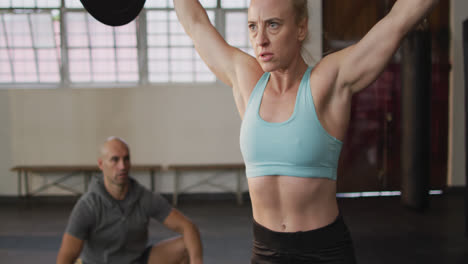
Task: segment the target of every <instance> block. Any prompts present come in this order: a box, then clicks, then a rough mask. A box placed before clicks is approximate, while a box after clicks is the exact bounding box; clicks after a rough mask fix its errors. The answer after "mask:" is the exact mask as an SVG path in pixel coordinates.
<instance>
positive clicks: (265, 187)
mask: <svg viewBox="0 0 468 264" xmlns="http://www.w3.org/2000/svg"><path fill="white" fill-rule="evenodd" d="M248 184H249V192H250V198H251V200H252V211H253V217H254V219H255V221H256V222H257V223H259V224H260V225H262V226H264V227H266V228H268V229H271V230H273V231H277V232H297V231H308V230H313V229H317V228H320V227H324V226H326V225H328V224H330V223H332V222H333V221H335V219H336V218H337V217H338V214H339V211H338V204H337V201H336V182H335V181H333V180H330V179H326V178H302V177H291V176H277V175H275V176H261V177H254V178H249V179H248Z"/></svg>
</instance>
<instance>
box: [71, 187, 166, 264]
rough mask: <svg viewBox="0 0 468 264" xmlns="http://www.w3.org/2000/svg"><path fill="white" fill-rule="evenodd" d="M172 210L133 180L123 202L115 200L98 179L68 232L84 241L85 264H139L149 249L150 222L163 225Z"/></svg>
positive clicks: (77, 207) (78, 206) (75, 212)
mask: <svg viewBox="0 0 468 264" xmlns="http://www.w3.org/2000/svg"><path fill="white" fill-rule="evenodd" d="M171 210H172V207H171V205H170V204H169V203H168V202H167V200H166V199H164V198H163V197H162V196H161V195H160V194H157V193H152V192H150V191H149V190H147V189H146V188H144V187H143V186H141V185H140V184H139V183H138V182H136V181H135V180H133V179H132V178H130V188H129V192H128V193H127V195H126V197H125V199H124V200H122V201H116V200H115V199H113V198H112V196H110V194H109V193H107V191H106V189H105V187H104V184H103V182H102V178H97V179H94V180H93V182H92V183H91V186H90V190H89V191H88V192H87V193H86V194H85V195H83V196H82V197H81V198H80V199H79V201H78V202H77V204H76V205H75V207H74V208H73V211H72V213H71V216H70V219H69V222H68V225H67V228H66V232H67V233H68V234H70V235H72V236H74V237H76V238H78V239H81V240H84V241H85V243H84V247H83V251H82V254H81V258H82V260H83V262H85V263H89V264H104V263H112V264H120V263H122V264H124V263H125V264H137V263H139V262H138V259H139V258H140V256H141V254H142V253H143V252H144V250H145V249H146V247H147V243H148V223H149V219H150V218H154V219H156V220H157V221H159V222H164V220H165V219H166V217H167V216H168V215H169V213H170V212H171Z"/></svg>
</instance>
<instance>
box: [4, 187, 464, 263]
mask: <svg viewBox="0 0 468 264" xmlns="http://www.w3.org/2000/svg"><path fill="white" fill-rule="evenodd" d="M339 205H340V208H341V211H342V214H343V216H344V218H345V221H346V222H347V224H348V226H349V229H350V230H351V233H352V236H353V239H354V245H355V248H356V254H357V258H358V263H363V264H367V263H368V264H380V263H381V264H395V263H398V264H406V263H408V264H409V263H411V264H413V263H425V264H428V263H444V264H445V263H447V264H467V263H468V239H467V238H466V237H465V229H464V228H465V222H464V221H465V216H464V196H463V193H461V192H458V193H457V192H454V193H449V194H443V195H439V196H431V201H430V207H429V209H428V210H426V211H425V212H423V213H420V212H419V213H418V212H414V211H411V210H409V209H407V208H405V207H403V206H402V205H401V203H400V197H379V198H358V199H344V198H343V199H339ZM72 206H73V203H72V202H70V201H69V202H63V201H62V202H60V203H59V202H57V201H55V199H52V200H50V201H48V202H44V201H37V200H35V199H33V200H31V201H29V202H25V201H17V200H14V199H0V263H2V264H4V263H5V264H7V263H8V264H24V263H35V264H41V263H44V264H50V263H55V257H56V254H57V250H58V247H59V245H60V241H61V236H62V232H63V230H64V228H65V225H66V223H67V218H68V215H69V213H70V210H71V208H72ZM179 209H180V210H182V211H183V212H184V213H185V214H186V215H188V216H189V217H190V218H191V219H192V220H193V221H194V222H195V223H196V224H197V225H198V226H199V227H200V231H201V234H202V239H203V243H204V248H205V263H208V264H211V263H212V264H231V263H233V264H234V263H236V264H237V263H249V259H250V249H251V246H252V232H251V224H252V214H251V208H250V205H249V203H248V201H247V202H246V204H245V205H243V206H238V205H236V203H235V200H234V198H233V199H227V200H226V199H209V200H200V199H198V198H197V199H195V198H193V197H181V200H180V205H179ZM150 232H151V233H150V237H151V240H153V241H158V240H160V239H164V238H166V237H170V236H172V235H173V234H172V233H171V232H169V231H167V230H165V229H164V228H163V227H162V226H161V225H160V224H158V223H156V222H154V223H151V225H150Z"/></svg>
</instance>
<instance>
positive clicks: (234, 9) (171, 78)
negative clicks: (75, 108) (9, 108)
mask: <svg viewBox="0 0 468 264" xmlns="http://www.w3.org/2000/svg"><path fill="white" fill-rule="evenodd" d="M62 2H63V3H64V4H65V6H64V7H62ZM148 3H153V6H151V5H148ZM156 3H157V4H156ZM201 3H202V4H203V5H204V7H205V9H206V10H207V12H208V14H209V17H210V20H211V21H212V23H213V24H215V22H214V21H215V19H216V23H217V25H215V26H216V27H218V31H219V32H220V33H221V34H222V35H225V36H226V40H227V41H228V43H230V44H231V45H233V46H236V47H238V48H240V49H241V50H243V51H245V52H247V53H250V54H252V51H251V49H250V48H249V46H250V45H249V42H248V38H246V36H245V34H244V36H240V37H236V34H240V33H239V32H241V33H242V32H243V31H242V30H240V31H239V30H238V29H236V28H239V27H240V26H239V24H235V25H232V26H231V27H229V24H230V23H232V22H231V19H230V18H229V16H230V15H231V13H233V14H242V13H244V15H245V14H246V10H247V7H248V5H249V3H250V1H249V0H242V1H241V0H235V1H233V0H201ZM155 4H156V6H155ZM41 12H49V13H51V12H52V17H55V18H57V17H58V18H59V19H54V18H52V19H53V22H52V27H53V30H52V32H53V35H54V39H55V41H54V46H53V47H50V48H44V47H38V46H37V43H36V38H35V36H34V35H35V32H34V31H33V27H34V23H33V20H32V19H31V15H34V14H37V13H41ZM54 12H56V13H55V14H53V13H54ZM85 12H86V11H85V10H84V8H83V7H82V5H81V3H80V1H79V0H64V1H61V0H22V1H21V0H19V1H17V0H15V1H14V4H13V1H6V0H0V17H1V20H0V22H1V25H0V27H1V29H0V30H1V31H3V32H0V37H3V38H4V40H5V43H6V44H5V45H4V46H2V45H1V39H0V54H3V55H5V54H6V56H3V55H2V58H0V64H1V65H8V66H9V67H3V66H2V69H1V70H0V85H4V84H15V83H18V84H20V83H24V81H21V80H19V79H18V74H17V73H16V72H15V54H16V53H17V51H18V50H21V49H22V48H21V47H17V46H14V44H11V43H10V42H11V40H8V32H7V25H6V23H5V17H4V16H3V14H14V13H22V14H28V20H27V22H28V24H29V26H28V27H29V29H30V30H29V32H28V34H29V38H30V39H31V41H32V48H31V50H30V51H32V54H33V55H32V56H31V57H32V58H30V60H31V63H32V64H34V67H33V68H34V69H29V70H30V72H31V73H33V75H34V77H33V78H32V79H34V80H33V81H31V80H29V81H26V82H27V83H31V82H37V83H57V84H62V86H64V85H65V86H68V85H69V84H87V85H92V84H93V83H109V84H112V83H134V84H138V83H150V84H156V83H166V84H169V83H184V82H185V83H187V82H195V83H207V82H208V83H209V82H216V81H217V79H216V77H215V76H214V74H213V73H211V71H210V70H209V69H208V67H207V66H206V65H205V63H204V62H203V61H202V60H201V58H200V57H199V55H198V54H197V53H196V51H195V49H194V46H193V43H192V41H191V40H190V39H189V38H188V37H187V35H186V34H185V32H184V30H183V29H182V27H181V26H180V24H179V22H178V20H177V18H176V14H175V11H174V9H173V4H172V0H166V1H165V2H164V1H152V2H151V1H147V2H146V5H145V9H144V10H142V13H145V14H147V15H148V16H147V19H146V20H145V23H146V24H147V29H146V30H144V31H140V33H141V32H142V33H143V34H144V35H145V37H144V38H146V39H145V41H143V42H142V43H144V44H143V45H137V43H136V42H137V38H140V37H138V36H137V34H138V32H137V29H136V23H135V21H133V22H131V23H132V25H131V26H132V27H133V30H131V31H128V32H125V33H123V35H125V36H126V37H130V36H131V35H132V34H133V35H132V36H133V39H134V40H135V41H134V43H133V45H129V46H128V45H127V44H128V42H126V43H124V44H119V40H120V39H121V37H120V35H121V34H122V33H119V32H117V30H116V28H112V30H111V33H110V38H111V42H112V45H110V46H105V45H104V47H102V48H101V47H97V46H96V45H95V43H93V37H95V36H93V31H92V30H93V28H92V22H91V21H93V20H95V19H94V18H93V17H92V16H90V15H89V14H87V13H85ZM152 12H156V13H157V14H158V15H160V14H163V13H165V16H163V18H162V19H161V18H159V19H156V20H164V23H165V31H164V30H163V31H161V30H160V31H159V32H158V31H152V29H151V26H152V24H151V23H152V22H154V21H152V20H151V18H150V17H151V15H150V14H151V13H152ZM158 12H159V13H158ZM74 13H84V14H85V15H86V19H85V21H86V22H85V23H83V25H82V26H83V27H85V30H86V32H83V33H84V35H82V36H83V38H86V40H85V42H86V45H84V46H80V47H77V46H76V45H75V46H74V44H73V43H72V41H70V36H71V35H73V33H71V32H70V30H69V28H70V24H72V23H70V22H69V21H66V20H67V16H68V15H69V14H74ZM62 17H63V19H62ZM152 19H153V20H155V19H154V17H153V18H152ZM220 21H221V23H218V22H220ZM62 23H63V24H65V25H64V26H63V27H62ZM96 23H98V22H96ZM245 24H246V22H245ZM224 26H226V27H225V28H220V27H224ZM242 27H245V28H246V26H243V25H242ZM117 28H119V27H117ZM61 29H62V30H61ZM231 31H234V32H231ZM126 34H127V35H126ZM94 35H96V34H94ZM228 35H230V36H231V37H228ZM85 36H86V37H85ZM75 37H76V36H75ZM228 38H230V39H229V40H228ZM236 38H238V39H237V40H236ZM155 39H156V40H155ZM231 39H233V40H234V41H231ZM239 39H241V40H239ZM62 40H63V41H62ZM140 44H141V43H140ZM61 45H65V46H63V47H61ZM126 45H127V46H126ZM98 46H99V45H98ZM137 47H138V48H142V49H144V50H145V52H139V51H137ZM51 49H52V50H53V52H54V53H55V54H54V55H53V56H52V57H53V58H52V59H50V58H49V55H50V54H51V51H50V50H51ZM105 49H109V51H106V52H103V51H104V50H105ZM62 50H63V54H64V55H65V56H66V58H64V59H62V56H61V55H62V54H61V53H62ZM15 52H16V53H15ZM80 52H81V53H80ZM82 52H85V53H82ZM77 53H78V54H81V56H78V55H77ZM142 54H145V55H146V56H145V60H142V59H138V57H139V56H141V55H142ZM80 60H81V61H80ZM76 62H78V65H75V63H76ZM142 62H146V64H145V65H146V66H143V65H142V64H141V63H142ZM62 63H64V65H61V64H62ZM54 64H55V66H54ZM104 64H106V67H102V65H104ZM5 68H7V69H5ZM61 68H63V69H65V70H64V71H62V70H61ZM144 68H147V69H148V70H147V74H143V73H142V72H141V69H144ZM23 70H25V71H27V70H28V69H23ZM28 73H29V72H28ZM53 73H55V74H57V76H58V77H57V78H55V79H54V77H53V76H52V75H53ZM99 74H102V75H103V76H104V75H105V76H104V77H103V76H99ZM142 77H144V79H145V80H142Z"/></svg>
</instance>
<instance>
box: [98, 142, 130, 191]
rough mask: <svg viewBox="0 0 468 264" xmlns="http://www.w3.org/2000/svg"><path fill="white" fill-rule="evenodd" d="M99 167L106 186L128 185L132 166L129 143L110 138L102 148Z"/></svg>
mask: <svg viewBox="0 0 468 264" xmlns="http://www.w3.org/2000/svg"><path fill="white" fill-rule="evenodd" d="M98 166H99V168H100V169H101V171H102V174H103V176H104V182H105V183H106V185H108V184H113V185H118V186H124V185H126V184H127V183H128V173H129V170H130V166H131V164H130V149H129V147H128V145H127V143H126V142H125V141H124V140H123V139H121V138H118V137H110V138H108V139H107V140H106V141H105V142H104V144H102V146H101V149H100V155H99V158H98Z"/></svg>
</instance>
